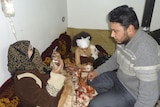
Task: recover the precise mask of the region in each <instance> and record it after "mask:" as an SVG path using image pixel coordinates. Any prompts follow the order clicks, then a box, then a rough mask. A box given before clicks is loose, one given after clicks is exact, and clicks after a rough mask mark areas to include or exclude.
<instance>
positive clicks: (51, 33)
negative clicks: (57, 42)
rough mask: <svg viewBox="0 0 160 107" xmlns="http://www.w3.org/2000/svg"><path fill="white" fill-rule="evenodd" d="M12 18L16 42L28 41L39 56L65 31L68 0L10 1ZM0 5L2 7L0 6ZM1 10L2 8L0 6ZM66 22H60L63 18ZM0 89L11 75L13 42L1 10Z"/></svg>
mask: <svg viewBox="0 0 160 107" xmlns="http://www.w3.org/2000/svg"><path fill="white" fill-rule="evenodd" d="M13 4H14V8H15V17H13V18H12V20H13V23H14V26H15V30H16V35H17V38H18V40H23V39H26V40H30V41H31V43H32V45H33V46H35V47H36V48H38V49H39V51H40V53H41V52H42V51H43V50H44V49H46V48H47V47H48V46H49V45H50V43H51V42H52V41H53V40H54V39H55V38H57V37H58V36H59V34H60V33H62V32H64V31H65V30H66V27H67V0H13ZM0 6H1V5H0ZM0 8H1V7H0ZM63 16H64V17H65V18H66V20H65V22H62V17H63ZM0 19H1V20H0V37H1V39H0V86H1V85H2V84H3V82H4V81H6V80H7V79H8V78H9V77H10V74H9V72H8V70H7V51H8V47H9V45H10V44H12V43H13V42H15V41H16V39H15V37H14V35H13V33H12V30H11V28H10V24H9V19H8V18H6V17H4V15H3V13H2V10H1V9H0Z"/></svg>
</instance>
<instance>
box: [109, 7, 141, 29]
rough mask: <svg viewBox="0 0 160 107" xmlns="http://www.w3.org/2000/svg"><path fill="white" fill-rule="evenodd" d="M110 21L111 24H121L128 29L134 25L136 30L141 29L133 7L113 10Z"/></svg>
mask: <svg viewBox="0 0 160 107" xmlns="http://www.w3.org/2000/svg"><path fill="white" fill-rule="evenodd" d="M108 20H109V21H110V22H117V23H120V24H121V25H122V26H124V27H125V28H128V27H129V25H133V26H134V27H135V29H138V28H139V21H138V18H137V15H136V13H135V11H134V10H133V8H132V7H128V6H127V5H122V6H119V7H117V8H115V9H113V10H112V11H111V12H110V13H109V14H108Z"/></svg>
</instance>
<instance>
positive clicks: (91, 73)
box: [88, 71, 98, 81]
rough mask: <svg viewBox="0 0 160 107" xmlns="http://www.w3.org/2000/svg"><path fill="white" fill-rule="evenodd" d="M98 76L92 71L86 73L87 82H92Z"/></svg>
mask: <svg viewBox="0 0 160 107" xmlns="http://www.w3.org/2000/svg"><path fill="white" fill-rule="evenodd" d="M97 75H98V74H97V73H96V72H94V71H91V72H89V73H88V80H90V81H92V80H93V79H94V78H95V77H96V76H97Z"/></svg>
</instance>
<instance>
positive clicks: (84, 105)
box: [62, 65, 97, 107]
mask: <svg viewBox="0 0 160 107" xmlns="http://www.w3.org/2000/svg"><path fill="white" fill-rule="evenodd" d="M66 72H67V75H68V83H67V85H66V86H68V88H69V90H70V92H69V93H68V98H66V101H65V104H64V105H63V106H62V107H88V104H89V102H90V100H91V99H92V98H93V97H94V96H95V95H97V93H96V91H95V90H94V89H93V88H92V87H91V86H88V85H87V83H86V80H87V78H86V77H85V76H82V73H83V71H81V70H80V69H78V68H77V67H76V66H74V65H72V66H68V67H66ZM69 81H70V82H69ZM66 90H67V89H66ZM64 92H65V89H64ZM62 95H63V94H62ZM69 101H70V102H71V103H70V104H66V103H67V102H69Z"/></svg>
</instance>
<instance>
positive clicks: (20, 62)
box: [8, 40, 50, 75]
mask: <svg viewBox="0 0 160 107" xmlns="http://www.w3.org/2000/svg"><path fill="white" fill-rule="evenodd" d="M29 45H30V41H27V40H21V41H18V42H15V43H13V44H11V45H10V47H9V49H8V71H9V72H10V73H11V74H12V75H14V73H15V72H16V71H18V70H33V69H36V68H37V69H38V70H39V71H40V72H43V68H46V69H50V68H49V67H47V66H46V65H45V64H44V63H43V62H42V60H41V57H40V54H39V52H38V50H36V49H35V52H34V56H33V59H32V60H31V59H29V57H28V47H29ZM43 73H44V72H43Z"/></svg>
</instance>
